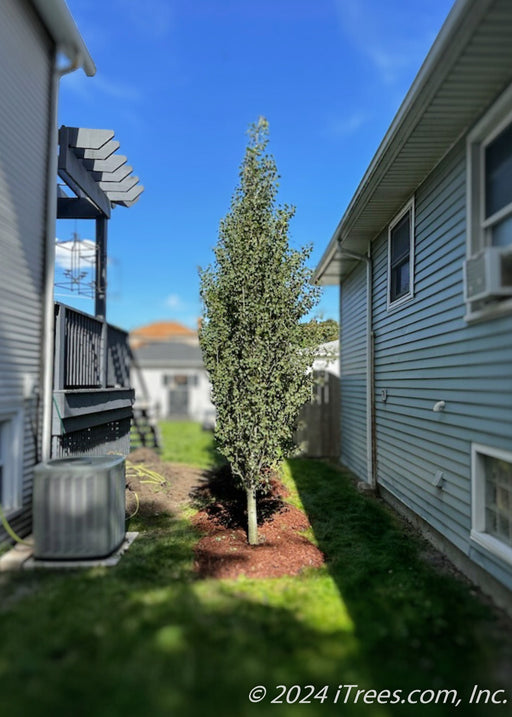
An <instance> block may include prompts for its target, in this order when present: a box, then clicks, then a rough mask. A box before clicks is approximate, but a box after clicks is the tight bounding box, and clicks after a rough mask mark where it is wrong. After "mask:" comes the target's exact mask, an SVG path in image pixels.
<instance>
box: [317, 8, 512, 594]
mask: <svg viewBox="0 0 512 717" xmlns="http://www.w3.org/2000/svg"><path fill="white" fill-rule="evenodd" d="M315 277H316V281H317V282H318V283H319V284H324V285H325V284H339V285H341V296H340V341H341V350H340V364H341V368H340V378H341V410H340V415H341V461H342V462H343V463H344V464H345V465H347V466H348V467H349V468H350V469H351V470H352V471H353V472H354V473H355V474H356V476H358V477H359V478H360V479H361V480H362V481H365V482H367V483H369V484H370V485H372V486H375V487H377V489H378V491H379V493H380V494H381V495H382V496H383V497H384V498H385V499H387V500H388V501H389V502H390V503H392V504H393V505H394V506H395V507H396V508H397V509H399V510H401V511H402V512H404V513H405V514H407V515H408V516H409V517H410V518H412V519H413V520H414V521H415V522H416V523H417V524H418V525H419V526H420V527H421V528H422V529H424V531H425V533H426V534H427V535H428V536H429V537H430V538H431V539H432V540H433V541H435V543H436V544H437V545H438V546H439V547H441V548H442V549H443V550H444V551H446V553H447V554H448V555H449V557H450V558H451V559H452V560H453V561H454V562H456V563H457V564H458V565H459V567H461V568H462V569H463V570H465V571H466V572H467V573H468V574H469V575H470V576H471V577H472V579H473V580H475V581H476V582H478V583H480V585H481V586H482V587H483V588H484V589H486V590H487V591H489V592H492V593H493V594H494V596H495V597H498V598H499V599H500V600H501V602H502V604H504V605H507V606H509V607H510V605H511V604H512V601H511V593H510V590H511V589H512V2H510V0H458V1H457V2H456V3H455V5H454V7H453V9H452V11H451V12H450V14H449V16H448V18H447V20H446V22H445V24H444V26H443V28H442V29H441V31H440V33H439V36H438V37H437V39H436V41H435V43H434V45H433V47H432V49H431V51H430V53H429V55H428V56H427V58H426V60H425V62H424V63H423V66H422V67H421V69H420V71H419V73H418V76H417V77H416V79H415V81H414V83H413V84H412V86H411V89H410V90H409V92H408V94H407V96H406V98H405V100H404V101H403V103H402V106H401V107H400V109H399V110H398V113H397V115H396V117H395V119H394V120H393V122H392V124H391V126H390V128H389V129H388V131H387V133H386V135H385V137H384V139H383V141H382V143H381V145H380V147H379V149H378V150H377V153H376V155H375V157H374V159H373V160H372V162H371V164H370V166H369V167H368V169H367V171H366V174H365V176H364V177H363V179H362V181H361V183H360V185H359V187H358V189H357V191H356V193H355V195H354V197H353V198H352V200H351V201H350V203H349V205H348V208H347V209H346V211H345V213H344V215H343V217H342V219H341V221H340V223H339V225H338V227H337V229H336V232H335V234H334V236H333V237H332V239H331V241H330V243H329V245H328V247H327V249H326V251H325V253H324V255H323V257H322V259H321V260H320V263H319V264H318V267H317V269H316V274H315Z"/></svg>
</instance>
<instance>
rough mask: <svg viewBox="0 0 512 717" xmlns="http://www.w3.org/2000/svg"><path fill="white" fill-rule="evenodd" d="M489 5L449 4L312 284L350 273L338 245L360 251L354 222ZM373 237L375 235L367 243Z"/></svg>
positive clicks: (350, 263) (472, 1)
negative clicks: (448, 9)
mask: <svg viewBox="0 0 512 717" xmlns="http://www.w3.org/2000/svg"><path fill="white" fill-rule="evenodd" d="M491 3H492V0H457V2H456V3H455V5H454V6H453V8H452V10H451V11H450V13H449V15H448V17H447V19H446V21H445V23H444V25H443V27H442V28H441V30H440V32H439V34H438V36H437V38H436V40H435V42H434V44H433V45H432V47H431V49H430V51H429V53H428V55H427V57H426V59H425V61H424V62H423V64H422V66H421V68H420V70H419V72H418V74H417V76H416V78H415V80H414V82H413V83H412V85H411V87H410V89H409V91H408V92H407V95H406V96H405V98H404V100H403V102H402V104H401V106H400V108H399V110H398V112H397V114H396V115H395V117H394V119H393V121H392V123H391V125H390V127H389V129H388V131H387V132H386V134H385V136H384V138H383V140H382V142H381V143H380V145H379V147H378V149H377V151H376V153H375V155H374V157H373V159H372V161H371V162H370V165H369V166H368V169H367V170H366V172H365V174H364V176H363V178H362V180H361V182H360V183H359V186H358V188H357V190H356V192H355V194H354V196H353V197H352V199H351V201H350V203H349V205H348V207H347V209H346V211H345V213H344V214H343V216H342V218H341V220H340V222H339V224H338V226H337V227H336V230H335V232H334V234H333V236H332V238H331V240H330V242H329V244H328V246H327V248H326V250H325V252H324V254H323V256H322V258H321V259H320V261H319V263H318V265H317V267H316V269H315V271H314V274H313V281H314V282H315V283H317V284H320V285H330V284H331V285H332V284H337V283H339V281H340V280H341V279H343V278H344V276H346V275H347V274H348V273H349V272H350V271H351V270H352V268H353V267H354V265H355V263H356V262H355V261H354V260H353V259H352V258H344V257H342V256H341V255H340V251H339V248H340V247H342V248H344V249H348V250H350V251H357V252H358V253H359V254H362V253H364V250H363V251H362V250H361V237H358V238H357V239H354V238H353V237H351V235H350V232H351V230H352V228H353V226H354V224H355V222H356V221H357V219H358V217H359V216H360V215H361V213H362V211H363V210H364V209H365V207H366V206H367V204H368V203H369V201H370V199H371V196H372V194H373V192H374V191H375V189H376V188H377V186H378V185H379V183H380V181H381V179H382V177H383V175H384V174H385V172H386V171H387V170H388V169H389V167H390V166H391V165H392V163H393V161H394V159H395V157H396V155H397V153H398V152H399V150H400V149H401V148H402V147H403V146H404V144H405V143H406V142H407V139H408V137H409V136H410V134H411V132H412V130H413V129H414V127H415V126H416V123H417V122H418V120H419V118H420V117H421V116H422V114H423V113H424V111H425V108H426V107H427V105H428V103H429V102H430V101H431V99H432V97H433V95H434V94H435V91H436V89H437V88H438V87H439V85H440V83H441V81H442V79H443V78H444V77H445V76H446V75H447V73H448V71H449V69H450V68H451V66H452V64H453V62H454V61H455V60H456V58H457V56H458V53H459V51H460V50H461V48H462V47H464V46H465V44H466V43H467V41H468V39H469V37H470V36H471V34H472V32H473V30H474V28H475V27H476V26H477V25H478V23H479V22H480V20H481V18H482V17H483V16H484V14H485V12H486V10H487V8H488V7H489V5H490V4H491ZM414 190H415V187H412V188H410V191H411V192H413V191H414ZM373 238H375V235H374V236H371V237H368V238H367V242H368V241H371V240H372V239H373Z"/></svg>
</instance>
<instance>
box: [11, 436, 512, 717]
mask: <svg viewBox="0 0 512 717" xmlns="http://www.w3.org/2000/svg"><path fill="white" fill-rule="evenodd" d="M177 430H179V429H178V424H174V426H173V429H172V430H171V429H169V430H168V431H164V436H165V437H166V440H168V438H169V436H171V434H173V437H172V440H171V445H169V446H167V447H166V448H165V449H164V456H165V458H166V459H167V460H172V461H178V460H184V459H185V458H186V456H185V454H184V453H182V450H183V445H184V444H185V443H186V442H187V441H192V442H193V440H192V438H193V436H194V435H195V436H196V437H197V439H198V445H195V446H192V448H191V453H190V454H191V456H193V458H192V459H191V462H192V463H195V464H196V465H205V464H207V459H206V457H207V456H210V459H209V464H210V465H211V464H212V462H215V459H214V458H213V451H214V449H213V445H212V438H211V434H203V433H202V432H200V431H199V430H198V429H197V427H190V426H188V427H187V434H186V435H187V438H186V439H184V440H183V442H182V443H180V444H179V446H178V445H177V443H178V442H177V441H176V440H175V439H176V434H175V433H174V431H177ZM208 442H209V443H208ZM203 461H204V463H203ZM284 479H285V481H286V482H287V484H288V486H289V488H290V490H291V500H292V501H293V502H294V503H296V504H297V505H302V506H303V507H304V508H305V510H306V511H307V513H308V515H309V517H310V520H311V523H312V527H313V538H314V540H315V541H316V542H317V544H318V545H319V546H320V548H321V549H322V550H323V551H324V552H325V554H326V555H327V556H328V563H327V566H326V567H325V568H322V569H319V570H310V571H308V572H305V573H304V574H302V575H301V576H299V577H286V578H277V579H268V580H249V579H245V578H242V579H239V580H237V581H221V580H213V579H210V580H198V579H197V578H196V576H195V574H194V572H193V553H192V550H193V546H194V542H195V541H196V539H197V535H196V534H195V533H194V531H193V529H192V528H191V526H190V524H189V522H188V520H187V518H186V516H178V515H176V516H169V515H160V516H158V517H154V518H152V519H147V520H145V521H142V520H141V519H140V518H139V517H138V516H137V517H135V518H133V519H132V520H131V522H130V525H129V529H130V530H138V531H140V535H139V537H138V538H137V539H136V540H135V542H134V543H133V545H132V547H131V548H130V550H129V551H128V552H127V553H126V554H125V555H124V557H123V558H122V560H121V561H120V563H119V565H118V566H117V567H115V568H109V569H106V568H92V569H87V570H76V571H70V572H65V571H59V572H57V571H46V570H45V571H43V570H39V571H37V572H29V571H27V572H25V573H17V574H9V575H5V574H4V575H2V576H0V640H1V642H0V704H1V705H2V710H3V712H5V714H6V715H13V717H18V716H21V715H23V717H25V716H29V717H39V716H41V717H42V716H43V715H44V716H45V717H47V715H52V717H53V716H55V715H67V716H68V715H69V716H71V715H77V716H80V715H83V716H84V717H85V716H87V717H107V715H108V717H117V716H121V715H123V716H124V715H126V716H127V717H128V716H130V717H139V715H140V716H142V715H144V716H145V717H161V716H162V717H163V716H164V715H165V716H167V715H180V716H181V715H185V716H188V715H191V716H194V717H195V716H196V715H197V716H200V715H219V716H222V717H231V716H234V717H237V716H238V715H241V716H244V715H250V716H252V715H274V714H275V715H286V716H289V715H319V716H320V715H341V714H344V715H371V716H373V715H375V716H383V717H385V716H391V715H395V714H404V715H415V714H421V715H423V714H432V715H448V714H453V712H454V707H452V706H446V705H443V704H437V705H436V704H431V705H425V706H423V707H422V706H421V705H419V704H418V705H414V706H411V705H405V706H403V707H402V705H401V704H400V703H399V704H398V705H394V704H393V705H390V704H384V702H385V701H386V699H387V700H388V702H389V701H391V699H392V697H391V696H389V697H388V698H386V693H381V696H380V700H381V703H380V704H379V703H378V701H377V697H376V696H373V693H371V692H369V693H367V695H366V698H367V702H366V703H364V702H363V701H362V700H363V699H364V695H361V696H360V698H359V701H358V703H356V704H354V701H353V699H349V700H348V701H347V702H346V703H344V702H343V700H344V697H345V695H346V688H345V689H344V690H341V691H339V686H340V685H358V686H359V688H366V689H368V690H370V689H374V690H389V691H390V692H391V691H393V690H403V694H404V695H406V691H407V690H411V689H432V690H438V689H442V688H447V689H457V690H458V691H459V695H460V697H461V699H462V704H461V706H460V707H459V712H460V713H461V714H482V715H486V714H491V715H503V714H508V712H506V711H505V710H506V707H502V706H498V705H492V706H489V705H488V706H487V707H484V708H483V709H474V710H471V709H470V708H468V707H467V706H466V704H465V701H466V700H467V698H468V697H469V690H470V689H471V687H472V685H473V684H475V683H478V684H479V685H480V686H481V687H484V688H489V689H490V688H491V687H494V686H495V687H508V688H510V687H511V685H510V684H509V685H503V684H497V685H494V682H493V674H492V668H493V660H494V658H495V655H496V654H497V651H498V649H499V648H500V645H499V643H498V641H497V638H495V637H492V634H494V632H495V631H494V630H493V628H494V623H493V621H494V618H493V615H492V613H491V612H490V611H489V610H488V609H487V608H485V607H483V606H482V605H481V604H480V603H479V602H477V601H476V600H475V599H474V597H473V596H472V595H471V594H470V592H469V589H468V587H467V586H466V585H464V584H462V583H459V582H456V581H454V580H453V579H452V578H450V577H446V576H440V575H438V574H437V573H435V572H434V571H433V570H432V569H431V568H429V567H428V566H426V565H425V564H424V563H422V561H421V560H420V559H419V551H420V550H421V547H422V544H421V542H420V541H416V540H413V539H411V538H410V537H407V536H406V535H405V534H404V532H403V530H402V528H401V526H400V524H399V523H398V521H396V520H394V519H393V518H392V517H391V514H390V513H389V512H388V511H387V510H386V509H383V507H382V506H381V505H380V504H379V503H378V502H377V501H376V500H374V499H372V498H368V497H365V496H362V495H360V494H359V493H357V491H355V489H354V487H353V484H352V481H351V479H350V477H349V476H348V475H347V474H346V473H344V472H343V471H339V470H337V469H336V468H334V467H331V466H329V465H327V464H325V463H322V462H318V461H306V460H293V461H290V462H289V464H287V466H286V469H285V471H284ZM256 685H265V686H266V687H267V689H268V697H267V698H266V699H265V700H263V701H262V702H261V703H259V704H251V703H250V702H249V701H248V697H247V696H248V693H249V690H250V689H251V688H253V687H254V686H256ZM278 685H286V686H287V688H292V689H291V690H290V691H289V692H288V700H289V702H294V700H295V699H296V697H297V695H298V689H294V688H293V686H294V685H300V686H302V688H303V689H302V692H301V693H300V697H301V698H302V699H306V700H307V699H308V696H309V700H310V702H309V704H308V703H305V704H298V703H297V702H294V703H293V704H289V703H287V701H286V696H284V697H283V702H282V703H281V704H270V700H271V699H272V698H275V697H277V696H278V695H279V694H280V693H281V692H283V690H282V689H281V688H278V687H277V686H278ZM307 685H311V686H312V687H311V688H306V686H307ZM324 685H326V686H328V688H327V689H326V690H324V691H320V690H321V688H322V686H324ZM310 693H311V694H310ZM314 694H316V698H315V697H314V696H313V695H314ZM336 695H338V698H337V702H336V703H335V700H336ZM427 697H428V695H427ZM510 697H511V699H512V694H511V695H510ZM322 698H325V699H324V700H323V702H322ZM401 698H402V697H401V696H400V697H399V698H398V699H401Z"/></svg>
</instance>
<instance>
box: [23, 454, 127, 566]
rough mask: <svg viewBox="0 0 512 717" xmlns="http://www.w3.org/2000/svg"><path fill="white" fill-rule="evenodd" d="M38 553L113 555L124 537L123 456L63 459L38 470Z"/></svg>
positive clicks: (76, 556)
mask: <svg viewBox="0 0 512 717" xmlns="http://www.w3.org/2000/svg"><path fill="white" fill-rule="evenodd" d="M33 514H34V521H33V522H34V526H33V532H34V557H35V558H40V559H50V560H59V559H61V560H73V559H87V558H100V557H105V556H106V555H110V553H112V552H114V551H115V550H116V549H117V548H118V547H119V546H120V545H121V543H122V542H123V540H124V537H125V459H124V456H117V455H116V456H91V457H88V456H84V457H77V458H58V459H54V460H50V461H47V462H45V463H40V464H39V465H37V466H36V467H35V473H34V497H33Z"/></svg>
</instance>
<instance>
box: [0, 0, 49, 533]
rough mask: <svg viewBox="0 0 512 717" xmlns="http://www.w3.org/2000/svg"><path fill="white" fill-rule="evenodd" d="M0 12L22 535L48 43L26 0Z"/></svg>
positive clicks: (1, 369) (12, 1)
mask: <svg viewBox="0 0 512 717" xmlns="http://www.w3.org/2000/svg"><path fill="white" fill-rule="evenodd" d="M0 14H1V21H0V48H1V53H2V60H3V61H2V62H1V63H0V97H1V98H2V101H1V103H0V137H1V138H2V151H1V152H0V306H1V307H2V308H1V320H0V415H3V413H5V412H6V411H7V412H10V411H11V410H12V409H13V407H14V409H15V410H16V411H17V412H18V413H17V415H19V416H20V417H21V418H19V421H21V422H22V425H21V427H20V428H19V432H20V433H21V436H22V450H21V453H22V455H21V458H20V463H21V470H20V473H21V478H20V479H19V480H21V482H22V485H21V486H20V488H21V501H22V508H23V510H22V511H21V512H19V513H18V514H17V515H16V516H15V518H14V519H13V521H12V525H13V528H14V529H15V530H16V531H17V532H20V533H21V534H25V533H26V532H27V530H29V528H30V520H31V499H32V479H33V467H34V464H35V462H36V460H37V455H36V438H35V432H37V425H38V416H37V401H36V400H35V395H34V394H32V395H31V396H29V395H28V391H27V386H30V385H35V386H36V387H37V386H38V384H39V380H40V367H41V334H42V298H41V297H42V295H43V270H44V233H45V215H46V175H47V167H48V138H49V124H48V122H49V119H48V118H49V107H50V93H51V71H52V63H53V46H52V43H51V41H50V39H49V37H48V36H47V34H46V32H45V31H44V30H43V28H42V26H41V24H40V22H39V20H38V18H37V16H36V15H35V13H34V11H33V10H32V8H31V5H30V4H29V3H26V2H19V0H2V3H1V9H0ZM5 537H6V536H5V533H4V531H3V528H0V542H1V541H2V540H3V539H4V538H5Z"/></svg>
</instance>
